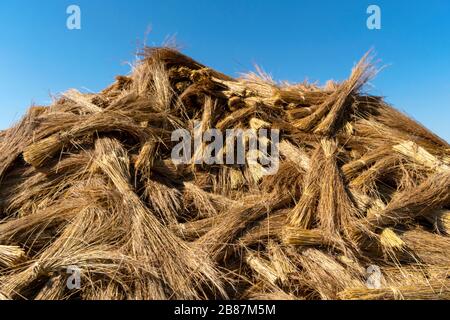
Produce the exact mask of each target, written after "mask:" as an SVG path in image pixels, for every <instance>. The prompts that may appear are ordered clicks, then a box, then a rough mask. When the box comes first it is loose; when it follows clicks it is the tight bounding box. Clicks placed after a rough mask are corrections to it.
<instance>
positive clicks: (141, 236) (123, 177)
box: [96, 138, 225, 298]
mask: <svg viewBox="0 0 450 320" xmlns="http://www.w3.org/2000/svg"><path fill="white" fill-rule="evenodd" d="M96 149H97V150H98V151H97V152H98V159H97V160H96V164H97V165H98V166H99V167H100V168H101V169H102V170H103V172H105V174H106V175H107V176H108V177H109V178H110V179H111V181H112V182H113V184H114V186H115V187H116V188H117V190H118V191H119V192H120V193H121V194H122V195H123V200H124V201H125V204H126V207H127V208H128V210H129V212H130V214H131V224H132V225H131V235H130V237H131V239H130V245H131V248H130V250H131V252H130V254H132V256H134V257H135V258H136V259H139V260H142V261H148V262H149V263H152V264H154V263H155V262H156V263H157V267H158V268H160V272H161V277H162V278H163V279H164V281H167V284H168V285H169V286H170V288H171V290H172V291H173V294H179V295H180V297H185V298H195V297H198V295H199V294H200V292H196V290H201V283H203V284H204V285H210V286H211V288H212V289H217V290H218V293H219V294H221V295H225V292H224V291H223V289H222V288H221V279H220V277H219V276H218V274H217V272H216V270H215V269H214V268H213V267H212V266H211V265H210V264H209V261H208V260H207V258H206V256H204V255H203V254H201V253H200V252H194V250H192V249H190V248H189V247H188V246H187V245H186V244H184V243H183V242H182V241H181V240H180V239H178V238H176V237H175V236H174V235H173V234H172V233H171V232H170V231H169V230H168V229H166V228H164V226H163V225H162V224H161V223H160V222H159V221H158V220H157V219H156V217H155V216H154V215H153V213H152V212H150V210H149V209H148V208H146V207H145V206H144V205H143V204H142V202H141V200H140V199H139V198H138V197H137V196H136V194H135V193H134V192H133V191H132V188H131V185H130V184H129V181H130V178H131V177H130V174H129V161H128V156H127V155H126V152H125V150H123V148H122V147H121V145H120V143H119V142H118V141H117V140H112V139H108V138H104V139H99V140H97V142H96ZM186 275H189V277H186ZM208 282H209V284H208Z"/></svg>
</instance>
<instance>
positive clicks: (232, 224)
mask: <svg viewBox="0 0 450 320" xmlns="http://www.w3.org/2000/svg"><path fill="white" fill-rule="evenodd" d="M287 201H289V197H286V196H285V195H278V194H272V195H269V196H268V197H264V198H261V197H259V196H250V197H248V198H247V199H245V201H243V202H242V203H243V204H239V205H236V206H233V207H231V208H230V209H229V212H228V219H224V220H223V221H220V222H219V223H218V224H217V225H215V226H214V227H213V228H212V229H211V230H210V231H209V232H207V233H206V234H205V235H204V236H202V237H201V238H199V239H198V240H197V241H196V242H197V245H198V246H200V248H202V250H204V251H206V252H208V256H211V257H212V259H214V260H216V261H219V260H221V259H224V258H226V254H227V250H229V249H230V247H231V249H232V246H233V244H234V241H235V240H236V238H239V236H240V234H241V233H242V232H243V231H245V229H247V228H248V227H249V226H250V225H251V224H252V223H254V222H256V221H258V220H259V219H261V218H262V217H264V216H265V215H266V216H267V215H269V214H270V213H271V212H272V211H275V210H277V209H279V208H281V207H283V206H284V205H285V204H286V203H287Z"/></svg>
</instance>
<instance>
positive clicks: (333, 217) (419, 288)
mask: <svg viewBox="0 0 450 320" xmlns="http://www.w3.org/2000/svg"><path fill="white" fill-rule="evenodd" d="M370 61H371V60H370V55H366V56H364V57H363V59H362V60H361V61H360V62H359V63H358V64H356V65H355V67H354V68H353V70H352V72H351V74H350V77H349V79H348V80H346V81H343V82H342V83H337V82H328V83H327V84H326V85H325V86H324V87H319V86H317V85H314V84H309V83H306V82H305V83H300V84H289V83H284V82H283V83H278V82H276V81H274V80H273V79H271V78H270V76H268V75H267V74H264V73H263V72H261V71H260V70H258V71H257V72H256V73H250V74H248V75H246V76H244V77H242V78H239V79H234V78H231V77H228V76H226V75H224V74H221V73H220V72H217V71H214V70H212V69H210V68H208V67H206V66H204V65H202V64H200V63H198V62H196V61H194V60H192V59H191V58H189V57H186V56H184V55H183V54H181V53H179V52H178V51H176V50H174V49H170V48H145V49H144V50H143V54H142V59H141V60H140V61H138V62H137V63H136V65H135V66H134V67H133V70H132V72H131V73H130V74H129V75H127V76H119V77H117V79H116V81H115V82H114V83H113V84H112V85H111V86H110V87H108V88H106V89H105V90H103V91H102V92H99V93H96V94H84V93H80V92H78V91H76V90H69V91H67V92H66V93H64V94H62V95H61V97H60V98H59V99H57V100H56V101H55V102H54V103H53V104H52V105H51V106H49V107H33V108H31V109H30V110H29V111H28V113H27V114H26V115H25V116H24V118H23V119H22V120H21V121H20V122H18V123H17V124H16V125H15V126H13V127H12V128H10V129H8V130H5V131H2V132H0V219H1V220H0V299H106V300H109V299H448V298H449V290H448V286H449V280H448V271H449V265H450V259H449V257H448V251H449V250H450V242H449V238H448V234H449V232H450V231H449V230H450V223H449V221H450V214H449V212H450V160H449V159H450V146H449V145H448V144H447V142H445V141H444V140H443V139H441V138H439V137H438V136H436V135H435V134H433V133H432V132H430V131H429V130H427V129H426V128H424V127H423V126H422V125H420V124H418V123H417V122H415V121H414V120H412V119H410V118H409V117H407V116H405V115H403V114H402V113H400V112H399V111H397V110H395V109H394V108H392V107H391V106H389V105H387V104H386V103H385V102H384V101H383V99H382V98H380V97H375V96H371V95H368V94H366V93H364V85H365V84H366V82H367V81H369V80H370V79H371V77H373V76H374V74H375V73H376V69H375V68H374V66H373V65H372V64H371V63H370ZM194 122H198V123H199V128H200V130H201V132H204V131H206V130H208V129H211V128H218V129H220V130H225V129H234V128H239V129H251V130H254V131H258V130H260V129H271V128H272V129H279V130H280V143H279V152H280V159H279V160H280V164H279V169H278V171H277V172H276V173H275V174H274V175H270V176H268V175H264V174H263V171H262V167H261V165H260V164H250V163H246V164H241V165H232V164H228V165H206V164H177V165H175V164H174V163H172V161H171V151H172V148H173V146H174V142H172V141H171V133H172V132H173V130H176V129H180V128H183V129H186V130H188V131H189V132H191V133H192V132H193V130H194ZM227 143H229V141H226V142H225V145H224V147H223V150H221V151H222V152H223V153H226V152H230V151H229V150H227V148H226V146H227ZM258 143H259V144H261V145H263V146H269V145H271V144H272V143H273V141H272V140H271V139H270V138H269V137H268V138H260V139H259V140H258ZM200 147H201V148H200V151H199V150H196V152H195V153H194V159H201V156H202V151H204V150H205V148H206V147H207V144H206V143H205V142H203V143H202V145H201V146H200ZM374 265H375V267H374ZM73 266H75V267H77V268H78V269H79V271H80V277H81V279H80V284H81V286H80V287H79V288H75V289H72V288H69V287H67V280H68V277H69V274H67V268H69V267H73ZM370 266H372V267H371V268H372V269H370V268H369V269H370V270H379V272H380V274H379V277H380V278H379V287H377V288H369V287H368V285H367V283H368V281H369V282H370V281H372V280H373V274H368V271H366V270H369V269H368V267H370Z"/></svg>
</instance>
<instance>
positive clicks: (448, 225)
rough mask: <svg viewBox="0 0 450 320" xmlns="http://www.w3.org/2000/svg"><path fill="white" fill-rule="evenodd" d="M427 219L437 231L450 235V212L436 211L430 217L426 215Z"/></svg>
mask: <svg viewBox="0 0 450 320" xmlns="http://www.w3.org/2000/svg"><path fill="white" fill-rule="evenodd" d="M425 218H426V219H427V220H428V221H429V222H430V223H432V224H433V226H434V228H435V229H436V231H438V232H443V233H444V234H446V235H450V210H446V209H441V210H436V211H435V212H433V213H432V214H430V215H428V214H426V215H425Z"/></svg>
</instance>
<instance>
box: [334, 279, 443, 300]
mask: <svg viewBox="0 0 450 320" xmlns="http://www.w3.org/2000/svg"><path fill="white" fill-rule="evenodd" d="M449 286H450V282H449V281H448V280H447V281H432V282H429V283H427V284H421V285H418V284H414V285H405V286H398V287H393V288H382V289H367V288H354V289H353V288H352V289H346V290H344V291H342V292H340V293H339V298H340V299H343V300H448V299H449V298H450V290H449Z"/></svg>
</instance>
